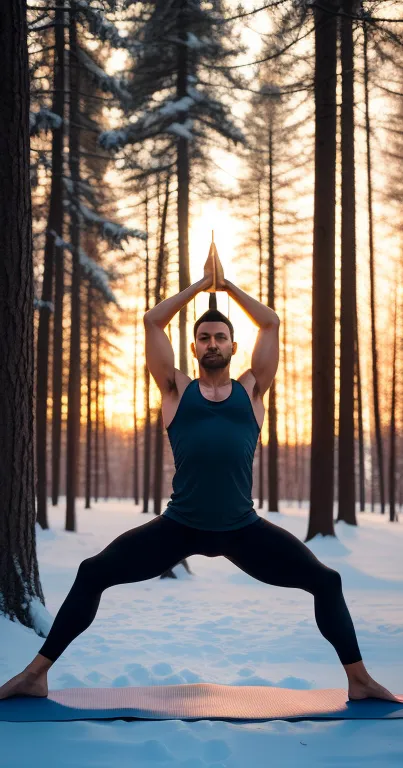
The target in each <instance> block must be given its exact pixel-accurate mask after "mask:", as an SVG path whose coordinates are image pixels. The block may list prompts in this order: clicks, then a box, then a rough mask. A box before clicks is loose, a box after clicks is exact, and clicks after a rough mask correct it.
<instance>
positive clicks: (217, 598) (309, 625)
mask: <svg viewBox="0 0 403 768" xmlns="http://www.w3.org/2000/svg"><path fill="white" fill-rule="evenodd" d="M164 501H165V502H167V500H164ZM255 507H256V508H257V505H256V501H255ZM163 508H164V507H163ZM141 509H142V507H141V506H137V507H136V506H135V505H134V504H133V502H132V501H130V500H110V501H108V502H102V501H101V502H98V503H97V504H94V503H93V505H92V509H90V510H85V509H84V503H83V500H81V499H80V500H79V501H78V504H77V532H76V533H72V532H67V531H65V530H64V528H63V526H64V517H65V500H64V499H62V500H61V501H60V504H59V506H58V507H56V508H53V507H51V506H50V504H49V525H50V528H49V529H48V530H46V531H43V530H42V529H41V528H40V527H39V525H36V540H37V551H38V561H39V569H40V577H41V583H42V587H43V590H44V594H45V598H46V608H44V607H43V606H42V605H41V603H40V602H39V601H35V602H34V603H33V604H32V606H31V610H32V612H33V614H34V617H35V621H36V622H37V624H38V627H41V628H42V629H43V628H46V627H49V626H50V624H51V622H52V621H53V618H54V616H55V615H56V613H57V611H58V609H59V607H60V605H61V603H62V602H63V600H64V598H65V596H66V594H67V592H68V591H69V589H70V587H71V585H72V583H73V581H74V578H75V575H76V572H77V568H78V566H79V564H80V562H82V560H84V559H85V558H87V557H91V556H92V555H94V554H96V553H98V552H99V551H101V549H103V548H104V547H105V546H106V545H107V544H108V543H109V542H110V541H112V540H113V539H114V538H116V537H117V536H118V535H120V534H121V533H123V532H124V531H126V530H128V529H130V528H133V527H136V526H138V525H142V524H144V523H146V522H148V521H149V520H152V519H153V518H154V515H153V513H152V511H150V512H149V513H148V514H143V513H142V512H141ZM150 509H152V504H151V505H150ZM281 510H282V511H281V513H280V514H275V513H268V512H267V511H266V509H265V510H263V511H262V510H257V511H258V514H260V515H261V516H262V517H264V518H266V519H268V520H270V521H271V522H273V523H275V524H276V525H280V526H282V527H284V528H285V529H286V530H288V531H291V532H292V533H294V534H295V535H296V536H298V538H299V539H301V540H302V541H303V540H304V537H305V534H306V530H307V505H306V504H305V505H304V508H303V509H299V508H297V507H296V506H294V505H293V504H291V503H289V504H286V503H284V504H283V505H282V506H281ZM357 515H358V520H359V526H358V527H357V528H355V527H351V526H348V525H346V524H345V523H338V524H337V525H336V532H337V537H338V538H337V539H331V538H329V537H325V538H324V537H321V536H317V537H315V539H313V540H312V541H310V542H308V545H307V546H309V547H310V549H312V551H313V552H314V553H315V554H316V555H317V557H319V559H320V560H322V562H324V563H325V564H326V565H328V566H330V567H332V568H336V569H337V570H338V571H339V572H340V574H341V576H342V580H343V590H344V595H345V598H346V602H347V605H348V607H349V609H350V612H351V615H352V617H353V621H354V625H355V628H356V632H357V637H358V642H359V645H360V648H361V652H362V654H363V658H364V663H365V664H366V667H367V669H368V671H369V672H370V674H371V675H372V676H373V677H375V679H376V680H378V682H380V683H381V684H383V685H385V686H386V687H388V688H390V689H391V690H392V691H393V692H395V693H400V694H402V693H403V659H402V640H403V590H402V586H403V565H402V562H403V561H402V556H401V553H402V549H403V527H402V526H401V525H400V524H399V523H394V524H391V523H389V522H388V518H387V515H385V516H381V515H380V514H379V511H377V512H376V513H375V514H371V512H369V511H368V512H365V513H359V512H357ZM188 563H189V566H190V568H191V570H192V572H193V575H191V574H187V573H186V571H185V570H184V568H183V567H182V566H177V567H176V568H175V573H176V575H177V579H159V578H155V579H151V580H149V581H143V582H137V583H135V584H122V585H119V586H116V587H112V588H110V589H107V590H105V592H104V593H103V595H102V598H101V603H100V606H99V609H98V613H97V615H96V617H95V619H94V621H93V623H92V624H91V626H90V627H89V628H88V629H87V630H86V631H85V632H84V633H83V634H81V635H79V636H78V637H77V638H76V639H75V640H74V641H73V642H72V643H71V645H70V646H69V647H68V648H67V649H66V651H65V652H64V654H63V655H62V656H61V657H60V658H59V659H58V660H57V662H56V663H55V664H54V665H53V666H52V667H51V669H50V671H49V688H50V689H60V688H70V687H80V686H91V687H108V686H136V685H140V686H142V685H162V684H166V685H174V684H179V683H195V682H211V683H221V684H224V685H237V686H239V685H268V686H270V685H274V686H283V687H287V688H299V689H303V688H340V687H341V688H345V687H346V682H347V679H346V676H345V672H344V669H343V667H342V666H341V664H340V662H339V659H338V657H337V655H336V653H335V651H334V649H333V647H332V646H331V645H330V644H329V643H328V642H327V641H326V640H325V639H324V638H323V637H322V635H321V634H320V632H319V630H318V629H317V626H316V622H315V619H314V612H313V597H312V596H311V595H310V594H308V593H306V592H303V591H302V590H296V589H286V588H279V587H274V586H270V585H267V584H263V583H261V582H258V581H256V580H254V579H252V578H251V577H249V576H248V575H247V574H245V573H243V572H242V571H240V570H239V569H237V568H236V566H234V565H233V564H232V563H231V562H229V561H228V560H226V559H225V558H223V557H216V558H207V557H203V556H201V555H194V556H192V557H190V558H189V559H188ZM0 638H1V643H0V684H2V683H3V682H5V681H6V680H8V679H9V678H10V677H12V676H13V675H15V674H17V673H18V672H19V671H21V670H22V669H23V668H24V667H25V666H26V665H27V664H28V663H29V662H30V661H31V660H32V658H33V657H34V656H35V655H36V653H37V652H38V650H39V648H40V647H41V645H42V644H43V639H42V638H40V637H39V636H38V635H37V634H36V633H35V632H34V631H33V630H32V629H28V628H27V627H24V626H22V625H20V624H19V623H18V622H11V621H9V620H8V619H7V618H5V617H4V616H0ZM0 743H1V759H0V763H1V766H5V768H17V766H18V768H25V767H27V768H28V766H32V765H41V768H53V767H54V766H55V765H56V764H57V766H58V768H64V766H71V765H73V764H74V765H75V766H77V768H81V767H82V768H84V766H85V767H87V766H100V767H102V766H105V767H107V768H110V767H111V766H119V767H120V768H126V766H130V768H131V767H132V766H133V765H136V768H149V766H151V765H161V766H166V765H169V766H172V767H173V768H206V767H208V768H213V766H214V768H245V767H246V766H249V765H251V766H253V768H267V766H268V765H270V766H271V768H272V767H274V768H295V766H296V765H298V766H299V768H316V767H317V768H319V766H320V767H321V768H323V766H332V768H336V767H340V768H341V766H344V768H358V767H360V768H361V766H362V765H365V767H366V768H381V767H382V768H391V767H392V766H396V768H397V766H400V765H402V764H403V722H402V721H401V720H389V721H385V722H382V721H370V720H368V721H365V720H362V721H323V722H320V721H306V722H294V723H293V722H287V721H285V720H277V721H272V722H262V723H249V724H244V723H242V724H236V723H228V722H222V721H218V720H217V721H204V720H200V721H197V722H186V721H181V720H170V721H134V722H124V721H123V720H116V721H103V720H98V721H95V720H94V721H88V722H86V721H78V722H60V723H57V722H51V723H2V722H0ZM56 755H57V757H56Z"/></svg>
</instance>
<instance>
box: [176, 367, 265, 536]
mask: <svg viewBox="0 0 403 768" xmlns="http://www.w3.org/2000/svg"><path fill="white" fill-rule="evenodd" d="M231 381H232V391H231V394H230V396H229V397H227V398H226V399H225V400H221V402H213V401H211V400H207V398H205V397H204V396H203V395H202V394H201V391H200V387H199V379H192V381H191V382H190V384H188V386H187V387H186V389H185V391H184V393H183V395H182V397H181V400H180V401H179V406H178V409H177V411H176V413H175V416H174V418H173V420H172V421H171V423H170V424H169V426H168V427H167V433H168V438H169V442H170V444H171V448H172V452H173V456H174V461H175V470H176V471H175V475H174V478H173V480H172V488H173V493H172V494H171V497H170V501H169V502H168V505H167V508H166V510H165V511H164V512H163V515H165V516H166V517H170V518H172V520H176V521H177V522H178V523H184V524H185V525H189V526H190V527H192V528H199V529H200V530H205V531H207V530H208V531H232V530H235V529H237V528H243V527H244V526H246V525H250V524H251V523H254V522H255V521H256V520H259V515H258V514H257V513H256V511H255V510H254V508H253V500H252V497H251V493H252V467H253V457H254V454H255V450H256V444H257V439H258V437H259V432H260V428H259V425H258V423H257V421H256V417H255V414H254V411H253V408H252V403H251V401H250V398H249V395H248V393H247V391H246V389H245V387H243V385H242V384H241V383H240V382H239V381H236V380H235V379H231Z"/></svg>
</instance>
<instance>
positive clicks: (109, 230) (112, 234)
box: [63, 178, 147, 247]
mask: <svg viewBox="0 0 403 768" xmlns="http://www.w3.org/2000/svg"><path fill="white" fill-rule="evenodd" d="M63 183H64V185H65V187H66V189H67V191H68V192H69V194H70V196H72V194H73V183H72V181H71V179H67V178H64V179H63ZM79 184H80V182H79ZM64 205H65V206H66V207H67V208H69V207H72V206H74V207H75V209H76V210H77V211H78V214H79V216H80V218H81V221H82V220H84V221H86V222H87V223H88V224H94V225H96V226H98V227H99V228H100V231H101V234H102V235H103V236H104V237H105V238H106V239H107V240H109V242H110V243H111V244H112V245H117V246H120V247H122V242H123V240H126V241H128V239H129V237H137V238H138V239H139V240H147V233H146V232H144V231H143V230H141V229H132V228H130V227H125V226H121V225H120V224H116V223H115V222H114V221H111V220H110V219H105V218H104V217H103V216H100V215H99V214H98V213H96V212H95V211H94V210H92V209H91V208H89V207H88V206H87V205H84V203H82V202H81V200H80V201H77V200H72V199H71V200H65V201H64Z"/></svg>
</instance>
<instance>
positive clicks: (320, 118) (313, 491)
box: [306, 0, 337, 541]
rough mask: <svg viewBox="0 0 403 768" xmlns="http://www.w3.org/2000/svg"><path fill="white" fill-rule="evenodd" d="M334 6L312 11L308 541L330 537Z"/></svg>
mask: <svg viewBox="0 0 403 768" xmlns="http://www.w3.org/2000/svg"><path fill="white" fill-rule="evenodd" d="M336 10H337V8H336V4H335V0H324V2H323V3H322V4H321V5H320V6H315V8H314V19H315V82H314V91H315V195H314V232H313V277H312V439H311V476H310V514H309V525H308V532H307V536H306V541H309V539H311V538H313V537H314V536H315V535H316V534H317V533H322V534H323V535H331V536H334V535H335V532H334V525H333V492H334V471H333V465H334V401H335V396H334V378H335V202H336V194H335V193H336V186H335V181H336V178H335V176H336V44H337V17H336V16H335V14H334V12H335V11H336Z"/></svg>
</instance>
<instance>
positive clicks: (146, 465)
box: [142, 190, 151, 514]
mask: <svg viewBox="0 0 403 768" xmlns="http://www.w3.org/2000/svg"><path fill="white" fill-rule="evenodd" d="M145 230H146V232H147V240H146V281H145V294H146V295H145V304H146V306H145V312H147V311H148V309H149V306H150V304H149V302H150V287H149V270H150V251H149V246H148V235H149V223H148V194H147V190H146V196H145ZM144 412H145V423H144V446H143V448H144V461H143V509H142V512H143V513H144V514H147V513H148V502H149V498H150V474H151V413H150V371H149V369H148V367H147V363H145V365H144Z"/></svg>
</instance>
